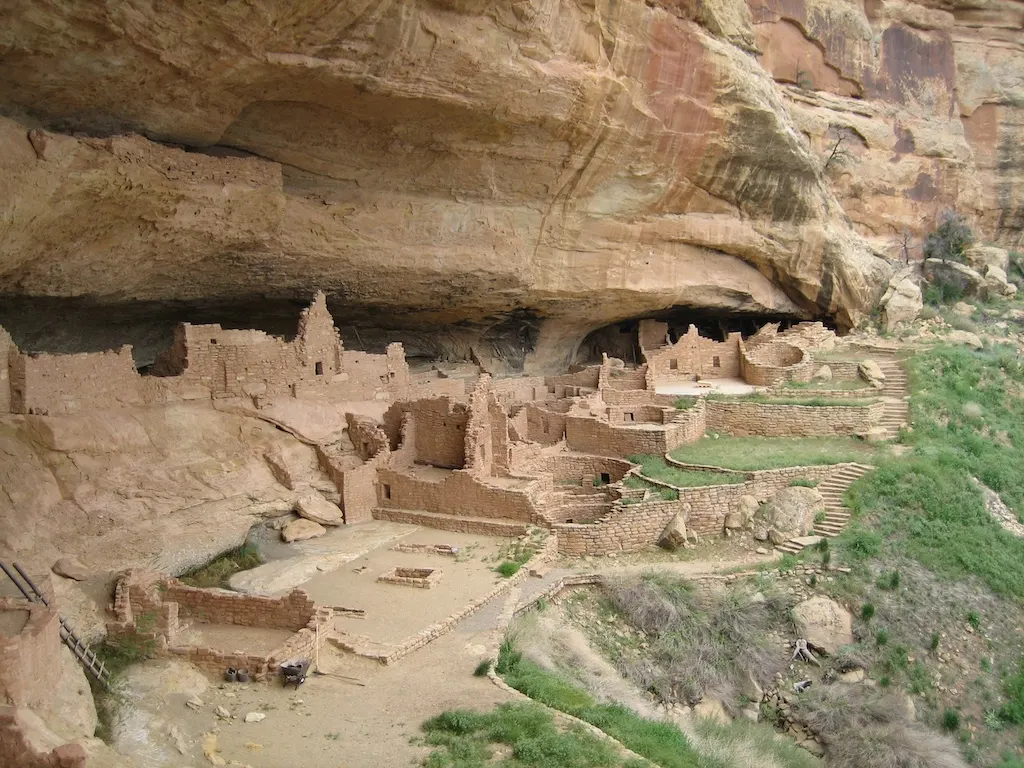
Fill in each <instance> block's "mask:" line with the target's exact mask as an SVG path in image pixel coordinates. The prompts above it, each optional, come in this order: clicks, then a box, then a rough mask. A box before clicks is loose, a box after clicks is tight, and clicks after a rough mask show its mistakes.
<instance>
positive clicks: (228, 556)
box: [179, 542, 263, 589]
mask: <svg viewBox="0 0 1024 768" xmlns="http://www.w3.org/2000/svg"><path fill="white" fill-rule="evenodd" d="M262 563H263V558H261V557H260V553H259V551H258V550H257V549H256V547H255V546H254V545H253V544H249V543H248V542H246V543H245V544H243V545H242V546H240V547H236V548H235V549H232V550H230V551H228V552H225V553H224V554H222V555H220V556H218V557H216V558H215V559H213V560H211V561H210V562H208V563H207V564H206V565H204V566H201V567H199V568H195V569H193V570H191V571H189V572H188V573H186V574H185V575H183V576H181V577H179V578H180V579H181V580H182V581H183V582H184V583H186V584H188V585H189V586H190V587H202V588H204V589H209V588H211V587H214V588H215V587H226V586H227V583H228V579H230V578H231V577H232V576H234V575H235V574H236V573H239V572H241V571H247V570H249V569H250V568H255V567H256V566H257V565H261V564H262Z"/></svg>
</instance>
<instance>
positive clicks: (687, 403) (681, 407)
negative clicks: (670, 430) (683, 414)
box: [672, 396, 697, 411]
mask: <svg viewBox="0 0 1024 768" xmlns="http://www.w3.org/2000/svg"><path fill="white" fill-rule="evenodd" d="M696 404H697V398H696V397H686V396H683V397H677V398H676V399H675V401H674V402H673V403H672V405H673V406H674V407H675V409H676V410H677V411H688V410H690V409H691V408H693V406H695V405H696Z"/></svg>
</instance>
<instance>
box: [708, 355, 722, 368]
mask: <svg viewBox="0 0 1024 768" xmlns="http://www.w3.org/2000/svg"><path fill="white" fill-rule="evenodd" d="M711 365H712V367H714V368H721V367H722V358H720V357H719V356H718V355H715V356H714V357H713V358H711Z"/></svg>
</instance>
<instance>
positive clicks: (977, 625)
mask: <svg viewBox="0 0 1024 768" xmlns="http://www.w3.org/2000/svg"><path fill="white" fill-rule="evenodd" d="M967 623H968V624H970V625H971V627H973V628H974V629H981V616H979V615H978V612H977V611H968V612H967Z"/></svg>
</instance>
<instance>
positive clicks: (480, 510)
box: [374, 469, 544, 524]
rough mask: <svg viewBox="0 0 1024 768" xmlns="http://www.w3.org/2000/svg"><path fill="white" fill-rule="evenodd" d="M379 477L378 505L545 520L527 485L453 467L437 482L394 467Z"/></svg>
mask: <svg viewBox="0 0 1024 768" xmlns="http://www.w3.org/2000/svg"><path fill="white" fill-rule="evenodd" d="M378 478H379V494H378V499H377V503H378V506H379V507H385V508H392V509H407V510H424V511H426V512H433V513H436V514H443V515H453V516H460V515H461V516H466V517H491V518H503V519H508V520H519V521H522V522H524V523H533V524H543V522H544V520H543V518H541V517H540V516H539V514H538V512H537V510H536V509H535V508H534V506H533V502H532V501H531V499H530V494H529V493H528V491H527V490H526V489H525V488H499V487H496V486H493V485H488V484H487V483H485V482H483V481H482V480H480V479H478V478H476V477H474V476H473V474H472V473H470V472H467V471H465V470H455V471H452V472H451V473H449V474H448V476H447V477H445V478H444V479H442V480H440V481H438V482H433V481H430V480H423V479H420V478H417V477H414V476H413V475H411V474H405V473H403V472H400V471H396V470H393V469H381V470H380V471H379V474H378ZM374 516H375V517H376V515H374ZM378 519H380V518H378Z"/></svg>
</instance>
